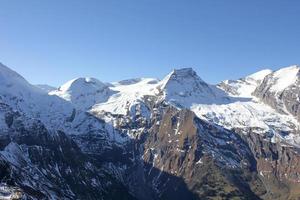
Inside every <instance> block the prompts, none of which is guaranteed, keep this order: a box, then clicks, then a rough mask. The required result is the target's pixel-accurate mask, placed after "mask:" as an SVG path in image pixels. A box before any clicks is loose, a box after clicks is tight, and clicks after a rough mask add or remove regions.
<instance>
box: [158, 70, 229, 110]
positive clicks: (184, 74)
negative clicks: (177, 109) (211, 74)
mask: <svg viewBox="0 0 300 200" xmlns="http://www.w3.org/2000/svg"><path fill="white" fill-rule="evenodd" d="M158 89H159V90H160V91H161V92H162V93H163V95H164V98H165V99H166V100H167V101H170V102H173V103H175V104H178V105H182V106H190V105H192V104H195V103H216V101H223V100H224V99H223V97H224V96H225V94H224V93H223V91H221V90H219V89H218V88H216V87H215V86H213V85H209V84H207V83H206V82H204V81H203V80H202V79H201V78H200V77H199V76H198V75H197V73H196V72H195V71H194V70H193V69H192V68H183V69H176V70H173V71H172V72H171V73H170V74H168V75H167V76H166V77H165V78H164V79H163V80H162V81H161V82H160V83H159V86H158Z"/></svg>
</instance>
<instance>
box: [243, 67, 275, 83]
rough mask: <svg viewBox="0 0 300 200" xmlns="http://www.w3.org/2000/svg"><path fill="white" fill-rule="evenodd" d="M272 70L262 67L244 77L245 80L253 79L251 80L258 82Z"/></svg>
mask: <svg viewBox="0 0 300 200" xmlns="http://www.w3.org/2000/svg"><path fill="white" fill-rule="evenodd" d="M272 72H273V71H272V70H271V69H263V70H260V71H258V72H255V73H253V74H250V75H249V76H247V77H246V78H245V79H246V80H247V81H251V80H253V81H256V82H257V81H259V82H261V81H262V80H264V78H265V77H266V76H267V75H269V74H271V73H272Z"/></svg>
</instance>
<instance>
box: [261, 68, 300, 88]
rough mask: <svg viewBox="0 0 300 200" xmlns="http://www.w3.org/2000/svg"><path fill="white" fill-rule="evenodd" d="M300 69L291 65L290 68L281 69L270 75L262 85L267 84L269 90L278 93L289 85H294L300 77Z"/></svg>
mask: <svg viewBox="0 0 300 200" xmlns="http://www.w3.org/2000/svg"><path fill="white" fill-rule="evenodd" d="M299 71H300V67H299V66H298V65H292V66H290V67H285V68H281V69H279V70H277V71H275V72H274V73H272V74H270V75H269V76H268V77H267V78H266V79H265V80H264V83H265V84H267V85H268V86H270V87H269V90H270V91H272V92H275V93H280V92H282V91H283V90H285V89H286V88H288V87H289V86H291V85H294V84H296V83H297V82H298V81H299V77H300V73H299Z"/></svg>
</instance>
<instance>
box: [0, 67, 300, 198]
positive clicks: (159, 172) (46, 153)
mask: <svg viewBox="0 0 300 200" xmlns="http://www.w3.org/2000/svg"><path fill="white" fill-rule="evenodd" d="M298 71H299V68H298V67H296V66H293V67H289V68H284V69H281V70H279V71H276V72H271V71H270V70H263V71H261V72H258V73H255V74H252V75H250V76H247V77H245V78H242V79H239V80H233V81H224V82H222V83H220V84H218V85H217V86H214V85H209V84H207V83H205V82H204V81H203V80H202V79H201V78H200V77H199V76H198V75H197V74H196V72H195V71H193V70H192V69H190V68H187V69H180V70H174V71H173V72H171V73H170V74H169V75H167V76H166V77H165V78H164V79H163V80H161V81H159V80H157V79H151V78H141V79H131V80H125V81H120V82H117V83H110V84H104V83H102V82H100V81H98V80H96V79H93V78H79V79H74V80H72V81H69V82H68V83H66V84H65V85H63V86H62V87H60V88H58V89H57V90H54V91H53V90H52V91H50V93H49V94H47V92H46V91H45V90H41V89H39V88H37V87H35V86H33V85H30V84H29V83H28V82H27V81H26V80H25V79H23V78H22V77H21V76H20V75H18V74H17V73H16V72H13V71H11V70H10V69H9V68H7V67H5V66H3V65H0V78H1V79H0V83H1V86H0V169H1V170H0V199H1V198H2V199H91V200H92V199H139V200H159V199H164V200H174V199H175V200H176V199H280V200H281V199H297V198H299V197H300V194H299V192H298V191H299V189H300V188H299V187H300V168H299V162H300V154H299V144H300V137H299V132H298V129H299V128H298V127H299V122H298V121H299V120H297V119H295V117H297V116H298V113H299V112H298V104H299V102H298V97H297V95H296V94H298V93H299V82H298ZM287 74H288V78H286V76H287ZM287 79H288V82H287V81H286V80H287Z"/></svg>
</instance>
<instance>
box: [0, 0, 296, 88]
mask: <svg viewBox="0 0 300 200" xmlns="http://www.w3.org/2000/svg"><path fill="white" fill-rule="evenodd" d="M0 27H1V31H0V62H2V63H3V64H6V65H7V66H9V67H11V68H12V69H14V70H16V71H18V72H19V73H20V74H22V75H23V76H24V77H25V78H26V79H28V80H29V81H30V82H32V83H48V84H51V85H54V86H59V85H61V84H62V83H64V82H66V81H67V80H69V79H72V78H75V77H80V76H90V77H96V78H98V79H99V80H102V81H116V80H121V79H127V78H133V77H157V78H162V77H163V76H164V75H166V74H167V73H168V72H170V71H171V70H172V69H173V68H181V67H193V68H194V69H195V70H196V71H197V73H198V74H199V76H201V77H202V78H203V79H204V80H206V81H207V82H209V83H216V82H219V81H221V80H223V79H235V78H239V77H242V76H245V75H247V74H249V73H252V72H255V71H257V70H259V69H263V68H271V69H278V68H279V67H283V66H288V65H292V64H300V1H299V0H288V1H286V0H281V1H278V0H252V1H241V0H182V1H179V0H128V1H122V0H109V1H101V0H94V1H93V0H86V1H80V0H63V1H61V0H43V1H39V0H26V1H19V0H1V1H0Z"/></svg>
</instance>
